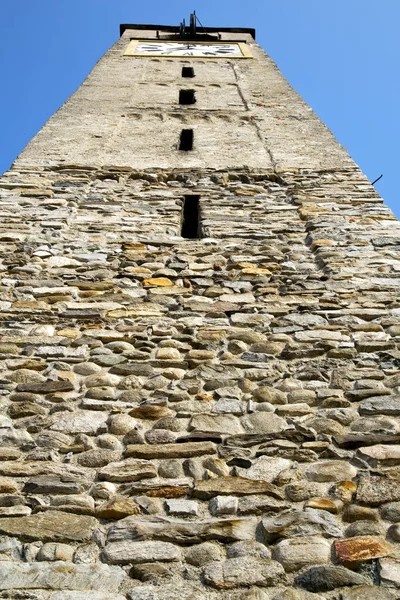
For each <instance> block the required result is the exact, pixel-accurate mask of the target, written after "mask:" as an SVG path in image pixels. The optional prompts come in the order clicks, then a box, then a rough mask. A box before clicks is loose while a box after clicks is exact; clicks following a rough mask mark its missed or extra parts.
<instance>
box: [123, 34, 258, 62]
mask: <svg viewBox="0 0 400 600" xmlns="http://www.w3.org/2000/svg"><path fill="white" fill-rule="evenodd" d="M152 47H153V48H154V50H153V48H152ZM213 49H214V51H213ZM185 50H186V52H185ZM124 56H135V57H140V58H146V57H147V58H151V57H164V58H225V59H227V58H230V59H241V58H253V56H252V55H251V53H250V49H249V47H248V45H247V44H245V43H243V42H219V41H218V42H209V41H207V42H197V41H193V42H190V41H180V40H179V41H171V40H156V39H155V40H131V42H130V44H129V46H128V47H127V49H126V50H125V52H124Z"/></svg>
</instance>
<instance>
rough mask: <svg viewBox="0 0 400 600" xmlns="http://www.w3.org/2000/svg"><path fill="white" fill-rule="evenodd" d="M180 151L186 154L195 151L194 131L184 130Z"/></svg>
mask: <svg viewBox="0 0 400 600" xmlns="http://www.w3.org/2000/svg"><path fill="white" fill-rule="evenodd" d="M179 150H184V151H185V152H188V151H189V150H193V129H182V131H181V138H180V141H179Z"/></svg>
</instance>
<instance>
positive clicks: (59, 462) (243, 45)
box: [0, 19, 400, 600]
mask: <svg viewBox="0 0 400 600" xmlns="http://www.w3.org/2000/svg"><path fill="white" fill-rule="evenodd" d="M254 38H255V32H254V31H253V30H249V29H224V28H221V29H208V30H207V31H206V32H205V31H204V30H198V31H196V27H195V22H194V20H193V19H192V22H191V26H190V27H186V26H182V27H181V28H177V27H163V26H152V25H151V26H150V25H149V26H147V25H146V26H143V25H123V26H122V27H121V38H120V40H119V41H118V42H117V43H116V44H115V45H114V46H113V47H112V48H111V49H110V50H109V51H108V52H107V53H106V55H105V56H104V57H103V58H102V59H101V60H100V62H99V63H98V64H97V66H96V67H95V69H94V70H93V72H92V73H91V74H90V75H89V77H88V78H87V80H86V81H85V83H84V84H83V85H82V86H81V87H80V89H79V90H78V91H77V92H76V93H75V94H74V95H73V96H72V97H71V98H70V99H69V100H68V101H67V102H66V104H65V105H64V106H63V107H62V108H61V109H60V110H59V111H58V112H57V113H56V114H55V115H54V116H53V117H52V118H51V119H50V121H49V122H48V123H47V124H46V125H45V127H44V128H43V129H42V130H41V131H40V132H39V133H38V135H37V136H36V137H35V138H34V139H33V140H32V141H31V142H30V144H29V145H28V146H27V148H26V149H25V150H24V152H23V153H22V154H21V155H20V156H19V158H18V159H17V160H16V162H15V164H14V165H13V167H12V168H11V170H10V171H9V172H7V173H6V174H5V175H4V176H3V177H2V178H1V180H0V197H1V221H0V248H1V252H0V278H1V279H0V292H1V295H0V306H1V341H0V359H1V373H0V379H1V394H0V409H1V416H0V442H1V445H0V598H1V599H9V598H12V599H15V600H20V599H24V600H124V599H128V600H176V599H179V600H192V599H193V598H196V600H220V599H221V600H248V599H250V600H312V599H314V600H321V599H323V598H325V599H332V600H334V599H335V600H339V599H342V600H358V599H360V598H365V597H366V596H368V597H369V598H371V599H380V600H386V599H388V600H390V599H392V600H395V599H396V598H398V593H399V592H398V591H397V592H396V588H398V587H400V562H399V558H398V557H399V546H398V542H399V541H400V472H399V468H398V465H399V463H400V444H399V439H400V438H399V435H400V433H399V432H400V402H399V391H400V369H399V367H400V361H399V359H400V353H399V349H398V346H399V341H400V322H399V314H400V301H399V297H398V295H397V294H396V289H397V288H398V286H399V282H400V276H399V272H400V259H399V250H400V232H399V223H398V222H397V220H396V219H395V217H394V216H393V214H392V213H391V211H390V210H389V209H388V208H387V207H385V205H384V204H383V203H382V200H381V198H380V197H379V196H378V194H377V193H376V192H375V190H374V188H373V187H372V185H371V184H370V183H369V182H368V180H367V179H366V177H365V176H364V175H363V174H362V173H361V171H360V169H359V168H358V167H357V166H356V165H355V164H354V162H353V161H352V160H351V159H350V158H349V156H348V154H347V153H346V151H345V150H344V149H343V148H342V147H341V146H340V145H339V144H338V143H337V141H336V140H335V139H334V138H333V137H332V135H331V133H330V132H329V131H328V130H327V128H326V127H325V126H324V125H323V124H322V123H321V122H320V121H319V120H318V118H317V117H316V116H315V115H314V114H313V112H312V110H311V109H310V108H309V107H308V106H307V105H306V104H305V103H304V102H303V101H302V99H301V98H300V97H299V96H298V95H297V94H296V92H294V91H293V90H292V89H291V87H290V86H289V85H288V83H287V82H286V81H285V79H284V78H283V77H282V75H281V74H280V73H279V71H278V69H277V68H276V66H275V65H274V63H273V62H272V61H271V59H270V58H269V57H268V56H266V54H265V53H264V51H263V50H262V49H261V48H260V47H259V46H258V45H257V44H256V43H255V39H254ZM377 586H380V587H377Z"/></svg>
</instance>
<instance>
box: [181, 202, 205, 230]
mask: <svg viewBox="0 0 400 600" xmlns="http://www.w3.org/2000/svg"><path fill="white" fill-rule="evenodd" d="M199 200H200V196H185V197H184V199H183V211H182V231H181V236H182V237H184V238H190V239H199V238H200V237H201V235H200V234H201V231H200V220H199V216H200V211H199Z"/></svg>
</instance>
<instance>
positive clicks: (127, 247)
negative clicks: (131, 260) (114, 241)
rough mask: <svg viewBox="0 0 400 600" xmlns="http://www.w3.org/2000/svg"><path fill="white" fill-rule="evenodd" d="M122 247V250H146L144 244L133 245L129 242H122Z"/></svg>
mask: <svg viewBox="0 0 400 600" xmlns="http://www.w3.org/2000/svg"><path fill="white" fill-rule="evenodd" d="M122 247H123V249H124V250H146V246H145V245H144V244H134V243H129V242H124V243H123V244H122Z"/></svg>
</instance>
